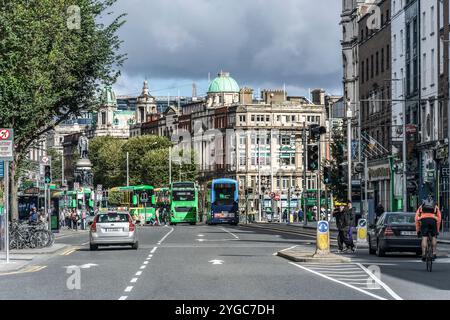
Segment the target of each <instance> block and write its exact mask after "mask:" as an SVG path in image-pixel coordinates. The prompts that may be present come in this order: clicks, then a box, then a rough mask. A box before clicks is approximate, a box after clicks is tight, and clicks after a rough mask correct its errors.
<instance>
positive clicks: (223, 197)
mask: <svg viewBox="0 0 450 320" xmlns="http://www.w3.org/2000/svg"><path fill="white" fill-rule="evenodd" d="M214 191H215V193H216V199H215V201H214V204H216V205H231V204H234V202H235V201H234V192H235V191H236V187H235V185H234V184H216V185H215V186H214Z"/></svg>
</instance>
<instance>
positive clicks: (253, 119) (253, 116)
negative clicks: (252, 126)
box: [252, 114, 255, 122]
mask: <svg viewBox="0 0 450 320" xmlns="http://www.w3.org/2000/svg"><path fill="white" fill-rule="evenodd" d="M252 122H255V115H254V114H252Z"/></svg>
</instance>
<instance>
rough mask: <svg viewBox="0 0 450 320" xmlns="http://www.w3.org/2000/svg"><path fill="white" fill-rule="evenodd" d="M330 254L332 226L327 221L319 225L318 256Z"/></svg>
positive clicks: (320, 222)
mask: <svg viewBox="0 0 450 320" xmlns="http://www.w3.org/2000/svg"><path fill="white" fill-rule="evenodd" d="M329 253H330V226H329V224H328V222H327V221H319V222H318V223H317V243H316V254H329Z"/></svg>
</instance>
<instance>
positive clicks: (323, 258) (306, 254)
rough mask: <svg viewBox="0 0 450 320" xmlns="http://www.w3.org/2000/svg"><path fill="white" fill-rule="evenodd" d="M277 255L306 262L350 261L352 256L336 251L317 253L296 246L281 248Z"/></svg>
mask: <svg viewBox="0 0 450 320" xmlns="http://www.w3.org/2000/svg"><path fill="white" fill-rule="evenodd" d="M277 256H279V257H282V258H285V259H288V260H291V261H295V262H304V263H323V264H328V263H349V262H351V258H349V257H343V256H339V255H337V254H334V253H329V254H316V252H315V251H313V250H311V249H310V248H303V247H300V246H299V247H296V248H292V249H289V250H281V251H278V252H277Z"/></svg>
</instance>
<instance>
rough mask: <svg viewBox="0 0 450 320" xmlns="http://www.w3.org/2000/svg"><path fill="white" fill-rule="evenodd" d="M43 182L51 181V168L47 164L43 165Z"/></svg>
mask: <svg viewBox="0 0 450 320" xmlns="http://www.w3.org/2000/svg"><path fill="white" fill-rule="evenodd" d="M44 182H45V183H47V184H49V183H51V182H52V170H51V167H50V166H49V165H46V166H44Z"/></svg>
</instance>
